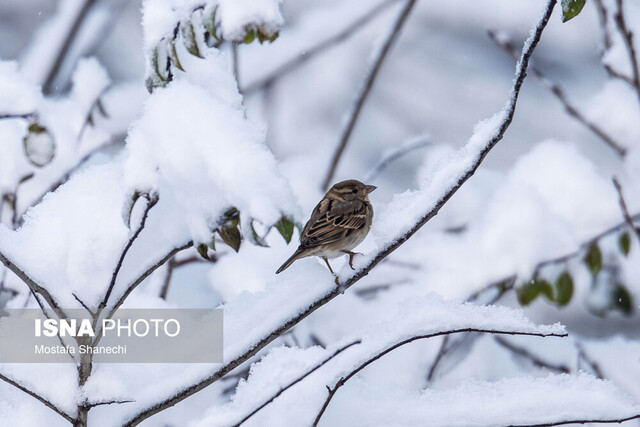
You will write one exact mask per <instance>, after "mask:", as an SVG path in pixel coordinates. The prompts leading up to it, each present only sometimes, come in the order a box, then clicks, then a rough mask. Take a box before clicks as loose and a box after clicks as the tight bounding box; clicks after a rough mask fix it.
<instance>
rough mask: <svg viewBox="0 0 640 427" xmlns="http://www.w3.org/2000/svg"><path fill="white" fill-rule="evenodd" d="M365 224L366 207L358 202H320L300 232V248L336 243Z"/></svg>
mask: <svg viewBox="0 0 640 427" xmlns="http://www.w3.org/2000/svg"><path fill="white" fill-rule="evenodd" d="M366 223H367V205H366V203H364V202H361V201H359V200H354V201H349V202H337V201H335V200H322V201H321V202H320V203H319V204H318V206H316V208H315V209H314V210H313V213H312V214H311V219H309V222H307V225H305V227H304V230H302V236H301V239H300V247H304V248H309V247H314V246H319V245H325V244H328V243H333V242H337V241H339V240H341V239H344V238H345V237H347V236H349V235H350V234H351V233H352V232H353V231H354V230H359V229H360V228H362V227H364V226H365V225H366Z"/></svg>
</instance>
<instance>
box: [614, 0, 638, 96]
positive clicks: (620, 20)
mask: <svg viewBox="0 0 640 427" xmlns="http://www.w3.org/2000/svg"><path fill="white" fill-rule="evenodd" d="M616 5H617V6H618V11H617V13H615V14H614V15H613V20H614V21H615V23H616V26H617V27H618V31H619V32H620V35H621V36H622V40H623V41H624V46H625V48H626V49H627V55H628V56H629V62H630V63H631V75H632V86H633V87H634V89H635V92H636V96H637V97H638V102H639V103H640V70H638V58H637V56H636V49H635V46H634V44H633V33H632V32H631V30H629V29H628V28H627V23H626V20H625V15H624V5H623V0H616Z"/></svg>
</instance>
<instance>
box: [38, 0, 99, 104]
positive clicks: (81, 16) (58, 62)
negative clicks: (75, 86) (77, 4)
mask: <svg viewBox="0 0 640 427" xmlns="http://www.w3.org/2000/svg"><path fill="white" fill-rule="evenodd" d="M96 2H97V1H96V0H85V1H84V3H83V4H82V7H81V8H80V10H79V11H78V14H77V15H76V17H75V19H74V21H73V23H72V24H71V28H70V29H69V32H68V33H67V36H66V37H65V39H64V41H63V43H62V46H61V47H60V51H59V52H58V53H57V55H56V57H55V60H54V62H53V65H52V66H51V69H50V70H49V72H48V73H47V77H46V78H45V80H44V84H43V85H42V92H43V93H47V94H48V93H51V92H52V91H53V83H54V81H55V79H56V77H57V76H58V73H59V72H60V68H61V67H62V64H63V63H64V61H65V59H66V58H67V55H68V53H69V51H70V50H71V45H72V44H73V41H74V39H75V38H76V36H77V35H78V33H79V31H80V28H81V27H82V24H83V22H84V20H85V19H86V18H87V16H88V15H89V11H90V10H91V8H92V7H93V6H94V4H95V3H96Z"/></svg>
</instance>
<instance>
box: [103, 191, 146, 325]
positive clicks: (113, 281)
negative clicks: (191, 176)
mask: <svg viewBox="0 0 640 427" xmlns="http://www.w3.org/2000/svg"><path fill="white" fill-rule="evenodd" d="M140 197H144V198H145V199H147V206H145V209H144V212H143V214H142V219H141V220H140V224H139V225H138V228H137V229H136V231H135V232H134V233H133V235H132V236H131V237H130V238H129V241H128V242H127V244H126V245H125V247H124V249H123V250H122V253H121V254H120V259H118V263H117V264H116V267H115V268H114V270H113V274H112V275H111V282H109V287H108V288H107V292H106V293H105V294H104V298H103V299H102V302H101V303H100V305H99V306H98V310H97V311H96V317H97V316H99V315H100V312H101V311H102V310H103V309H104V308H105V307H106V306H107V302H108V301H109V297H110V296H111V292H112V291H113V287H114V286H115V285H116V280H117V279H118V273H120V269H121V268H122V263H123V262H124V259H125V257H126V256H127V253H128V252H129V249H131V246H132V245H133V242H135V241H136V239H137V238H138V236H139V235H140V232H142V230H143V229H144V226H145V224H146V222H147V216H148V215H149V211H150V210H151V208H153V207H154V206H155V204H156V203H157V202H158V199H157V198H156V197H152V196H150V195H149V194H143V195H141V196H140Z"/></svg>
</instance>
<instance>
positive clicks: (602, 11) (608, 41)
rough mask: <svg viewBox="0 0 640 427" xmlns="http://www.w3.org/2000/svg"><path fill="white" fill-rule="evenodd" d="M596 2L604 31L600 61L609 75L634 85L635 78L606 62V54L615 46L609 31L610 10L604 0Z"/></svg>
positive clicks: (601, 28) (595, 0)
mask: <svg viewBox="0 0 640 427" xmlns="http://www.w3.org/2000/svg"><path fill="white" fill-rule="evenodd" d="M594 4H595V7H596V11H597V12H598V22H599V24H600V32H601V33H602V47H601V48H600V62H601V63H602V66H603V67H604V70H605V71H606V72H607V74H608V75H609V77H611V78H613V79H620V80H622V81H624V82H625V83H627V84H629V85H631V86H633V80H632V79H631V77H629V76H626V75H624V74H622V73H621V72H619V71H618V70H615V69H614V68H613V67H612V66H611V65H609V64H607V63H606V62H605V55H606V53H607V52H608V51H609V49H611V47H612V46H613V42H612V37H611V33H610V32H609V18H608V16H609V12H608V10H607V8H606V7H605V6H604V3H603V2H602V0H594Z"/></svg>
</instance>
